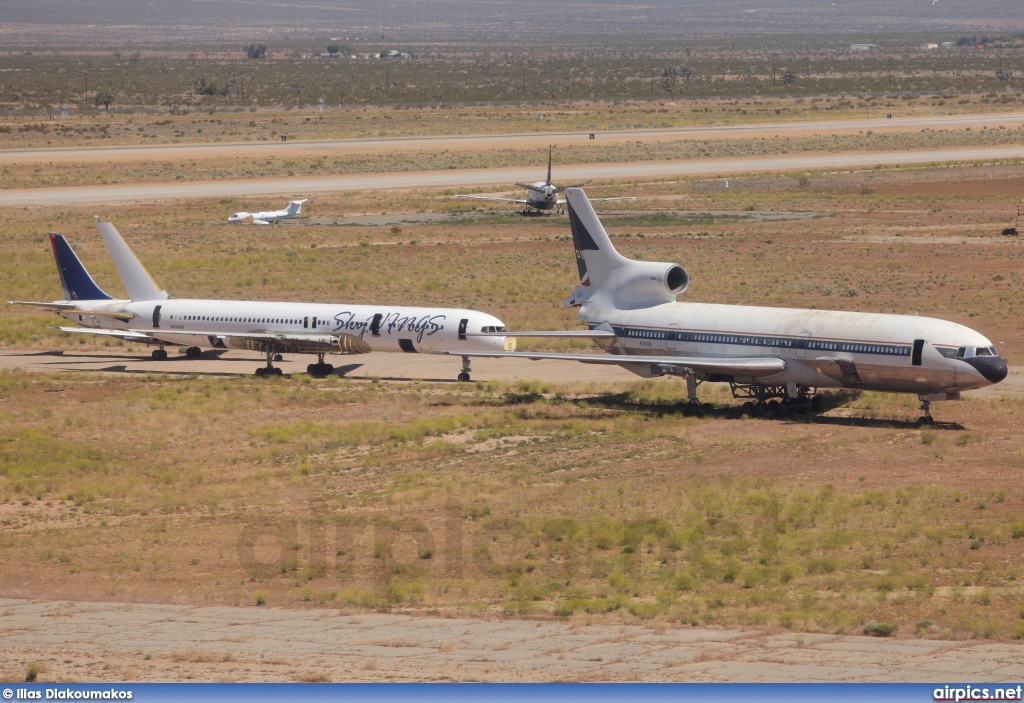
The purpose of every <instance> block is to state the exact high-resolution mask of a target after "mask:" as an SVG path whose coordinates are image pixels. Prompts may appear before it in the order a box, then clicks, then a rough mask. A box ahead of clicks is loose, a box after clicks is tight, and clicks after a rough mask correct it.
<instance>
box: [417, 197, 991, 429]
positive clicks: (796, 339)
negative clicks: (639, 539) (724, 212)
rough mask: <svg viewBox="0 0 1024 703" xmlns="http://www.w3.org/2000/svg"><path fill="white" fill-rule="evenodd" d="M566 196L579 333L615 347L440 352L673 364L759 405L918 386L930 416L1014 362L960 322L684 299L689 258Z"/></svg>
mask: <svg viewBox="0 0 1024 703" xmlns="http://www.w3.org/2000/svg"><path fill="white" fill-rule="evenodd" d="M566 199H567V200H568V204H569V224H570V226H571V228H572V238H573V244H574V245H575V249H576V263H577V266H578V268H579V276H580V283H579V285H578V286H577V287H576V289H575V290H574V291H573V293H572V295H570V296H569V297H568V298H566V299H565V300H564V301H563V307H566V308H569V307H578V308H579V319H581V320H584V321H586V322H587V324H588V327H589V328H590V329H589V331H588V330H579V331H576V332H575V333H573V336H581V337H582V336H587V335H588V334H589V335H590V336H592V337H593V338H594V339H595V341H596V342H597V343H598V345H600V346H601V347H602V348H604V349H605V350H606V351H608V352H610V353H609V354H607V355H602V354H547V353H532V352H486V351H480V352H477V351H474V352H460V351H458V350H455V351H452V352H446V351H441V352H436V353H453V354H460V353H461V354H465V355H466V356H490V357H522V358H527V359H564V360H571V361H580V362H585V363H590V364H616V365H618V366H622V367H623V368H626V369H628V370H630V371H632V372H633V373H635V374H637V375H639V376H644V377H651V376H661V375H665V374H673V375H678V376H682V377H684V378H685V379H686V382H687V392H688V396H689V398H690V400H691V401H693V402H695V401H696V398H697V395H696V390H697V386H698V384H700V383H705V382H718V383H728V384H729V385H730V387H731V389H732V393H733V396H734V397H738V398H747V399H749V400H748V405H747V407H746V408H745V410H746V411H747V412H748V413H749V414H759V413H761V412H764V413H766V414H770V415H776V414H778V413H780V412H782V411H784V410H789V409H801V408H806V407H811V408H814V409H817V408H819V407H820V396H815V392H816V389H818V388H854V389H863V390H872V391H888V392H893V393H914V394H916V395H917V397H918V398H919V399H920V401H921V411H922V417H921V420H920V422H922V423H930V422H932V416H931V412H930V409H929V408H930V405H929V404H930V403H931V401H934V400H955V399H958V398H959V397H960V393H961V391H967V390H971V389H974V388H982V387H984V386H988V385H991V384H995V383H999V382H1000V381H1002V380H1003V379H1004V378H1006V374H1007V368H1006V362H1005V361H1004V360H1003V359H1002V358H1001V357H1000V356H999V353H998V351H997V350H996V348H995V346H994V345H993V344H992V342H990V341H989V340H988V339H986V338H985V337H984V336H983V335H981V334H979V333H978V332H975V331H974V330H972V329H969V328H967V327H964V326H963V325H959V324H957V323H954V322H947V321H945V320H937V319H934V318H928V317H917V316H908V315H882V314H871V313H860V312H840V311H830V310H794V309H786V308H765V307H754V306H747V305H716V304H711V303H679V302H676V296H678V295H679V294H681V293H682V292H683V291H685V290H686V288H687V285H688V284H689V275H688V274H687V272H686V269H684V268H683V267H682V266H680V265H678V264H672V263H657V262H653V261H634V260H632V259H627V258H626V257H624V256H622V255H621V254H619V253H618V252H617V251H615V247H613V246H612V243H611V240H610V239H609V238H608V235H607V233H606V232H605V230H604V227H603V226H602V225H601V221H600V220H599V219H598V217H597V213H595V212H594V209H593V208H592V207H591V205H590V202H589V201H588V200H587V196H586V193H584V192H583V191H582V190H581V189H579V188H570V189H569V190H567V191H566ZM486 334H487V333H482V336H486ZM508 334H517V333H514V332H513V333H508ZM549 334H551V336H557V333H549ZM517 336H527V335H526V334H522V333H518V334H517ZM780 401H781V402H780Z"/></svg>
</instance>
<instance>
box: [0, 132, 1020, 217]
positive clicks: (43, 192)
mask: <svg viewBox="0 0 1024 703" xmlns="http://www.w3.org/2000/svg"><path fill="white" fill-rule="evenodd" d="M1020 158H1024V146H1000V147H982V148H968V149H927V150H921V151H892V152H870V153H859V152H855V153H842V154H839V153H837V154H817V153H816V154H796V155H783V156H762V157H748V158H728V159H718V158H716V159H700V160H693V161H641V162H632V163H602V164H576V165H564V166H559V169H558V177H559V179H560V180H561V181H564V182H567V183H571V182H574V181H577V182H578V181H587V180H595V179H623V178H678V177H685V176H717V175H725V174H738V173H768V172H778V171H805V170H807V171H813V170H821V169H834V168H839V169H843V168H869V167H872V166H877V165H897V164H903V165H911V164H929V163H942V162H947V161H988V160H993V159H1020ZM537 174H538V170H537V167H536V166H529V167H516V168H490V169H465V170H447V171H403V172H398V173H360V174H351V175H345V176H312V177H305V178H268V179H259V180H244V181H197V182H194V183H178V182H174V183H154V184H148V185H108V186H75V187H62V188H29V189H8V190H3V191H0V207H16V206H25V205H53V206H62V205H70V204H84V203H114V202H121V201H135V200H178V199H187V198H225V197H237V196H256V195H285V196H290V195H293V194H295V195H306V196H308V195H311V194H313V193H323V192H342V191H351V190H378V189H407V188H472V187H480V186H484V185H491V184H500V185H504V186H507V185H509V184H511V183H514V182H516V181H528V180H531V179H534V178H536V176H537Z"/></svg>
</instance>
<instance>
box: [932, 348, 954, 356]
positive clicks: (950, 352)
mask: <svg viewBox="0 0 1024 703" xmlns="http://www.w3.org/2000/svg"><path fill="white" fill-rule="evenodd" d="M935 348H936V349H937V350H938V352H939V353H940V354H942V355H943V356H944V357H946V358H947V359H952V358H953V357H955V356H956V353H957V350H956V349H953V348H952V347H935Z"/></svg>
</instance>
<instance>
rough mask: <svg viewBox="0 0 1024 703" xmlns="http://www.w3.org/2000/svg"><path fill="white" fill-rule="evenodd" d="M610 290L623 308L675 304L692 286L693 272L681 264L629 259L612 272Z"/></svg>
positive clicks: (618, 304) (614, 301)
mask: <svg viewBox="0 0 1024 703" xmlns="http://www.w3.org/2000/svg"><path fill="white" fill-rule="evenodd" d="M609 283H610V285H609V286H608V288H609V289H611V290H612V291H613V303H614V305H615V307H617V308H618V309H620V310H631V309H635V308H646V307H651V306H654V305H662V304H664V303H673V302H675V300H676V296H677V295H679V294H680V293H682V292H683V291H685V290H686V288H687V286H689V285H690V275H689V274H688V273H687V272H686V269H684V268H683V267H682V266H680V265H679V264H668V263H664V262H656V261H630V262H629V264H628V265H626V266H620V267H618V268H616V269H615V271H614V272H613V274H612V280H611V281H610V282H609Z"/></svg>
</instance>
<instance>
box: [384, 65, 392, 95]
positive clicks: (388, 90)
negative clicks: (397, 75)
mask: <svg viewBox="0 0 1024 703" xmlns="http://www.w3.org/2000/svg"><path fill="white" fill-rule="evenodd" d="M390 76H391V74H390V73H389V72H388V69H386V68H385V69H384V94H385V96H386V97H389V98H390V97H391V77H390Z"/></svg>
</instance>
